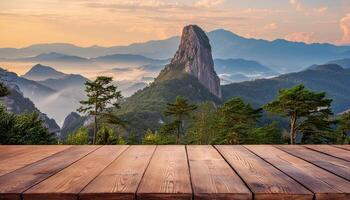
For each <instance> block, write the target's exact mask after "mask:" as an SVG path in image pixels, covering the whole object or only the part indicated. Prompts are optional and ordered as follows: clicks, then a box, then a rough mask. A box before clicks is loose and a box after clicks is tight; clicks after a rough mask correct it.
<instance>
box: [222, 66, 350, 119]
mask: <svg viewBox="0 0 350 200" xmlns="http://www.w3.org/2000/svg"><path fill="white" fill-rule="evenodd" d="M297 84H304V85H305V86H306V87H307V88H308V89H311V90H314V91H318V92H326V94H327V97H329V98H332V99H333V102H332V109H333V111H334V112H335V113H340V112H343V111H345V110H347V109H349V108H350V101H349V99H350V88H349V87H348V85H350V69H349V68H348V69H344V68H343V67H341V66H340V65H337V64H325V65H317V66H314V67H313V68H310V69H307V70H304V71H301V72H296V73H289V74H284V75H281V76H278V77H275V78H271V79H259V80H254V81H246V82H241V83H232V84H228V85H224V86H222V90H223V100H227V99H229V98H232V97H237V96H238V97H241V98H243V99H244V100H246V101H247V102H249V103H251V104H253V105H255V106H262V105H264V104H266V103H267V102H269V101H271V100H273V99H275V98H276V97H277V94H278V91H279V90H280V89H283V88H289V87H292V86H295V85H297Z"/></svg>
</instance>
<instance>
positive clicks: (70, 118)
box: [62, 112, 80, 129]
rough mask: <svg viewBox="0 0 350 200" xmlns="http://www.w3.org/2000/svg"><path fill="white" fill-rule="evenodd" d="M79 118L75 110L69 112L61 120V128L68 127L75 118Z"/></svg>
mask: <svg viewBox="0 0 350 200" xmlns="http://www.w3.org/2000/svg"><path fill="white" fill-rule="evenodd" d="M79 118H80V115H79V114H78V113H76V112H71V113H70V114H69V115H68V116H67V117H66V118H65V119H64V122H63V126H62V129H66V128H67V127H70V126H71V124H73V123H75V121H76V120H78V119H79Z"/></svg>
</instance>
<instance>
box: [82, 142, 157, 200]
mask: <svg viewBox="0 0 350 200" xmlns="http://www.w3.org/2000/svg"><path fill="white" fill-rule="evenodd" d="M155 148H156V146H154V145H152V146H131V147H130V148H129V149H127V150H126V151H125V152H123V153H122V155H120V156H119V157H118V158H117V159H116V160H115V161H113V163H112V164H111V165H110V166H108V167H107V168H106V169H105V170H104V171H103V172H102V173H101V174H100V175H99V176H98V177H96V178H95V179H94V180H93V181H92V182H91V183H89V184H88V185H87V186H86V188H85V189H84V190H83V191H81V192H80V194H79V199H80V200H99V199H101V200H116V199H118V200H121V199H133V198H134V197H135V195H136V190H137V187H138V186H139V184H140V181H141V178H142V176H143V174H144V172H145V170H146V168H147V166H148V163H149V161H150V160H151V157H152V155H153V152H154V150H155Z"/></svg>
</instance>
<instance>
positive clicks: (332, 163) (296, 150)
mask: <svg viewBox="0 0 350 200" xmlns="http://www.w3.org/2000/svg"><path fill="white" fill-rule="evenodd" d="M276 147H277V148H279V149H281V150H283V151H286V152H288V153H289V154H292V155H294V156H296V157H299V158H302V159H304V160H306V161H308V162H311V163H313V164H314V165H317V166H319V167H321V168H323V169H325V170H327V171H330V172H332V173H334V174H336V175H338V176H340V177H343V178H345V179H347V180H349V181H350V162H348V161H345V160H341V159H339V158H335V157H333V156H329V155H326V154H323V153H319V152H317V151H313V150H310V149H307V148H305V147H302V146H298V145H277V146H276Z"/></svg>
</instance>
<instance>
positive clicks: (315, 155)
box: [0, 145, 350, 200]
mask: <svg viewBox="0 0 350 200" xmlns="http://www.w3.org/2000/svg"><path fill="white" fill-rule="evenodd" d="M349 154H350V148H349V145H344V146H343V145H322V146H320V145H305V146H296V145H295V146H293V145H292V146H289V145H245V146H240V145H237V146H235V145H224V146H220V145H218V146H210V145H204V146H200V145H187V146H185V145H169V146H156V145H147V146H141V145H140V146H127V145H120V146H30V145H28V146H1V145H0V200H5V199H6V200H7V199H8V200H12V199H17V200H34V199H35V200H50V199H53V200H64V199H69V200H78V199H79V200H95V199H97V200H99V199H101V200H102V199H103V200H129V199H130V200H131V199H132V200H134V199H146V200H157V199H164V200H165V199H169V200H172V199H176V200H183V199H188V200H190V199H201V200H206V199H208V200H209V199H216V200H226V199H227V200H228V199H233V200H235V199H237V200H253V199H256V200H269V199H273V200H277V199H278V200H280V199H281V200H304V199H310V200H311V199H315V200H350V162H349Z"/></svg>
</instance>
